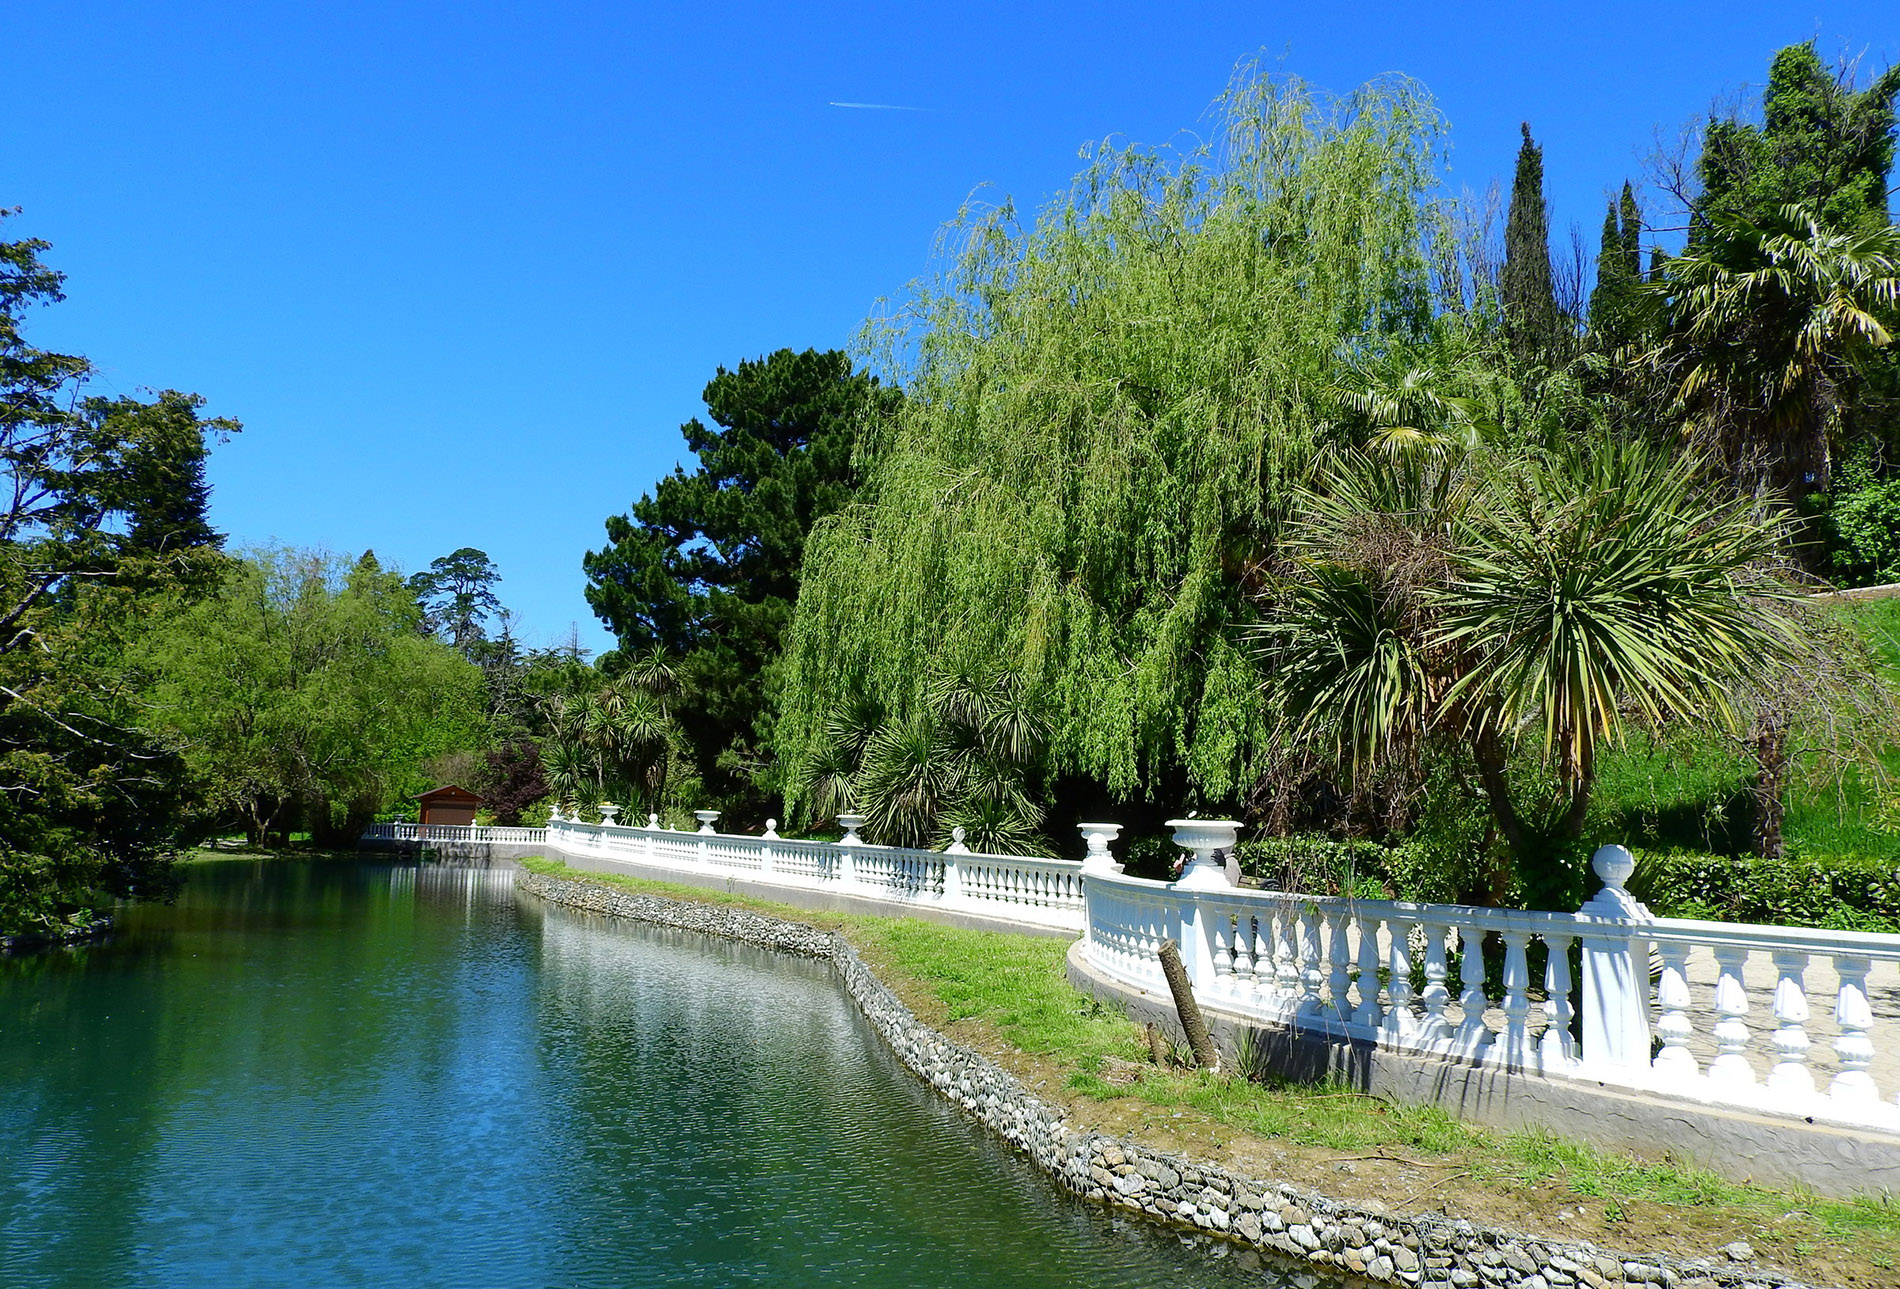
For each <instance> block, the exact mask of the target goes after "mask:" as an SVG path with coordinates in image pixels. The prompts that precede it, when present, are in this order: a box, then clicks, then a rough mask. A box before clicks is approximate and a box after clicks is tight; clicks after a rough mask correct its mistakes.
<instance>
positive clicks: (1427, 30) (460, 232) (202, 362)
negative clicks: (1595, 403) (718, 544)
mask: <svg viewBox="0 0 1900 1289" xmlns="http://www.w3.org/2000/svg"><path fill="white" fill-rule="evenodd" d="M1560 15H1561V16H1560ZM1810 37H1818V38H1819V40H1820V44H1821V49H1822V52H1823V53H1824V54H1826V55H1828V56H1829V57H1832V56H1834V55H1836V54H1838V53H1841V52H1843V51H1846V52H1864V54H1865V56H1866V58H1867V61H1868V63H1869V64H1870V65H1871V66H1874V67H1881V66H1885V65H1886V64H1888V63H1889V62H1891V61H1893V60H1894V59H1895V58H1896V57H1897V56H1900V23H1895V21H1894V11H1893V9H1892V6H1891V0H1888V3H1885V4H1874V3H1821V2H1820V0H1794V2H1792V3H1777V4H1763V3H1725V4H1720V5H1714V4H1710V5H1671V4H1668V3H1649V4H1643V5H1609V4H1591V5H1570V6H1554V5H1538V4H1524V3H1522V2H1521V0H1520V2H1519V3H1514V4H1499V5H1459V4H1438V5H1431V6H1425V5H1397V4H1381V3H1371V2H1368V3H1362V4H1359V5H1356V6H1352V7H1351V8H1350V9H1349V10H1346V11H1343V13H1342V11H1340V10H1339V9H1338V7H1336V6H1329V5H1322V4H1312V3H1306V4H1281V3H1272V4H1266V3H1262V4H1251V5H1242V4H1231V5H1195V4H1185V5H1166V6H1164V5H1158V4H1156V5H1146V6H1141V5H1118V4H1095V5H1029V4H1021V3H1013V4H962V5H935V6H923V5H918V6H896V5H871V4H856V5H849V4H838V5H828V6H823V7H820V6H812V5H805V6H790V5H775V6H774V5H693V6H687V5H657V4H653V5H644V4H584V3H572V4H562V5H554V4H543V5H528V4H498V3H461V2H457V3H439V4H419V3H403V2H402V0H386V2H384V3H377V4H356V3H328V4H324V5H313V4H272V3H244V4H237V3H231V4H223V5H214V4H192V3H167V4H159V3H145V4H96V3H87V2H86V0H62V2H61V3H57V4H42V5H33V6H17V7H15V8H14V9H13V10H12V11H11V12H10V13H9V14H8V18H7V42H8V46H9V50H8V65H9V81H10V84H9V90H10V92H9V94H8V102H7V108H6V112H7V115H8V118H9V119H8V129H7V135H8V145H7V147H6V149H5V153H4V160H0V206H8V207H11V206H21V207H24V208H25V213H24V214H23V215H21V216H20V217H18V218H15V219H11V220H9V221H7V224H6V225H5V228H6V230H7V231H6V235H7V236H9V237H21V236H34V237H42V238H45V239H46V240H48V241H50V242H52V243H53V244H54V245H53V250H52V251H51V252H50V253H49V255H48V256H47V259H48V261H49V262H50V263H51V264H52V265H54V266H55V267H57V268H59V269H62V270H64V271H65V272H66V273H67V274H68V278H69V280H68V283H67V292H68V299H67V301H66V302H65V303H64V304H61V305H59V306H57V307H55V308H53V309H51V310H47V311H44V312H43V313H41V314H40V315H39V316H38V317H37V318H35V319H34V320H33V321H32V323H31V324H30V325H31V331H30V333H29V334H30V336H31V338H33V339H34V340H35V341H36V342H37V343H39V344H41V345H44V346H47V347H50V348H59V349H66V350H70V351H74V352H79V353H84V354H86V355H88V356H89V357H91V358H92V359H93V360H94V361H95V362H96V363H97V364H98V365H99V367H100V369H101V373H102V377H101V381H100V388H101V389H102V390H103V391H105V392H115V391H123V392H132V391H134V390H137V389H139V388H141V387H171V388H179V389H186V390H193V391H196V392H198V393H201V394H203V395H204V396H205V397H206V398H207V399H208V400H209V405H210V410H211V411H212V412H214V413H217V414H223V415H229V416H235V417H237V418H239V419H240V420H242V421H243V422H244V423H245V426H246V429H245V432H244V434H243V435H242V436H241V437H239V438H237V439H236V440H234V441H233V442H232V443H230V444H229V445H228V446H225V447H222V448H219V449H218V450H217V452H216V454H215V456H214V459H213V463H212V467H211V476H212V482H213V484H214V486H215V490H216V491H215V497H214V502H213V519H214V521H215V522H216V523H217V524H218V525H219V526H220V527H221V528H222V529H224V530H225V531H226V532H228V533H230V534H231V536H232V539H233V542H234V543H235V544H238V545H243V544H250V543H260V542H266V541H271V540H276V541H281V542H284V543H288V544H292V545H297V546H322V547H326V548H329V549H331V550H335V551H340V552H348V553H351V554H355V553H358V552H360V551H362V550H363V549H365V548H369V547H373V548H374V549H375V550H376V551H377V552H378V554H379V555H380V556H382V557H383V558H384V560H385V562H394V563H397V564H400V565H401V566H402V567H404V568H405V569H407V570H411V571H413V570H414V569H416V568H419V567H422V566H424V565H426V564H427V563H428V562H429V561H430V560H431V559H433V558H435V557H436V556H439V555H442V554H446V553H447V552H449V551H451V550H454V549H456V548H458V547H461V546H477V547H480V548H481V549H483V550H486V551H487V552H488V553H489V554H490V555H491V556H492V557H493V558H494V559H495V561H496V562H497V564H498V565H499V566H500V568H501V571H502V575H503V582H502V584H501V586H500V588H499V590H500V593H501V596H502V599H503V600H504V602H506V603H507V604H509V605H510V606H511V607H513V608H515V609H516V610H518V611H519V612H520V613H521V614H522V616H523V620H524V630H525V633H526V635H527V636H528V638H529V639H530V640H532V641H535V642H541V643H547V642H552V641H554V640H556V639H557V638H559V637H562V636H564V635H565V634H566V631H567V628H568V624H569V623H570V622H576V623H578V624H579V626H580V630H581V636H582V640H583V643H585V644H587V645H588V646H590V647H593V648H601V647H605V646H606V645H607V644H608V643H609V641H608V638H607V637H606V635H605V634H604V633H603V632H602V631H601V630H600V628H599V627H598V625H597V624H596V623H595V622H594V620H593V619H592V617H591V615H590V614H589V613H588V610H587V606H586V602H585V600H584V599H583V597H582V586H583V578H582V576H581V572H580V557H581V553H582V552H583V551H584V550H586V549H589V548H591V547H594V546H598V545H600V544H601V542H602V540H603V537H602V532H601V523H602V520H603V519H604V518H605V517H606V516H607V515H609V514H611V513H615V512H619V511H624V510H625V509H626V507H627V506H628V505H629V503H630V502H631V501H632V500H633V499H634V498H635V497H637V496H638V495H639V494H641V493H642V492H644V491H646V490H648V489H650V488H651V487H652V485H653V483H654V481H655V480H656V479H657V478H659V477H660V476H661V475H662V474H664V473H666V472H667V471H669V470H670V469H671V468H672V467H673V465H674V464H675V462H677V461H678V460H679V459H680V456H681V454H682V451H683V448H682V446H681V442H680V438H679V434H678V426H679V424H680V422H682V421H684V420H686V419H687V418H688V417H690V416H693V415H695V414H698V413H699V412H700V411H701V408H700V405H699V392H700V390H701V389H702V388H703V387H704V386H705V383H706V381H707V380H708V379H709V378H710V377H711V375H712V374H713V371H714V369H715V368H716V367H718V366H719V365H720V364H722V363H723V364H726V365H728V366H730V365H732V364H733V363H735V362H737V361H738V360H739V359H741V358H748V357H756V356H758V355H759V354H762V353H765V352H768V351H770V350H773V349H777V348H780V347H784V346H790V347H792V348H803V347H806V346H816V347H821V348H825V347H833V346H842V345H844V344H846V343H847V342H848V341H849V339H850V337H851V334H852V332H853V331H854V329H855V328H856V326H857V324H858V323H859V322H860V321H861V320H862V319H863V318H864V316H865V315H866V314H867V313H868V312H869V311H870V309H871V307H872V305H873V303H874V302H875V301H876V300H877V298H878V297H880V296H884V295H889V294H893V293H896V292H898V291H900V290H901V289H902V287H903V285H904V283H905V282H906V281H908V280H909V279H911V278H913V277H915V276H917V275H918V274H920V273H921V272H922V271H924V269H925V268H926V266H927V264H928V262H929V255H930V250H931V244H932V240H933V238H934V236H935V233H936V230H937V228H938V227H939V225H941V224H942V223H943V222H944V221H945V220H947V219H948V218H950V217H951V216H952V215H953V214H954V213H955V211H956V209H957V207H958V205H959V204H960V203H961V202H962V201H963V199H964V198H965V197H966V195H968V194H969V193H970V192H971V191H972V190H973V189H975V188H976V187H978V186H979V185H983V184H988V185H991V186H992V187H993V188H994V189H995V190H996V191H998V192H1003V193H1009V194H1012V195H1014V196H1015V197H1016V199H1017V200H1018V202H1019V204H1023V205H1030V206H1033V205H1035V204H1037V203H1039V202H1040V201H1041V200H1042V199H1043V198H1044V197H1045V196H1047V195H1048V194H1050V193H1053V192H1055V191H1057V190H1059V189H1061V188H1062V187H1063V186H1064V185H1065V184H1066V182H1067V180H1068V178H1069V176H1070V175H1071V174H1072V173H1073V171H1074V170H1075V169H1076V167H1077V160H1076V152H1077V149H1078V147H1079V146H1080V145H1082V144H1083V143H1085V142H1087V141H1090V140H1095V139H1100V138H1103V137H1104V136H1108V135H1119V136H1122V137H1125V138H1130V139H1135V140H1139V141H1143V142H1161V141H1165V140H1167V139H1169V138H1170V137H1172V136H1173V135H1174V134H1175V133H1176V132H1177V131H1180V130H1183V129H1192V128H1193V127H1194V126H1195V125H1196V124H1197V123H1198V122H1199V121H1200V120H1201V119H1202V114H1203V113H1204V111H1205V110H1206V108H1207V105H1208V103H1209V102H1210V101H1211V100H1212V99H1213V98H1214V97H1215V96H1216V95H1217V94H1218V93H1219V92H1220V90H1221V89H1222V87H1223V86H1224V85H1225V84H1226V82H1227V79H1228V76H1229V74H1230V73H1231V71H1232V69H1233V66H1234V64H1235V63H1236V61H1237V60H1239V59H1241V58H1243V57H1245V56H1247V55H1249V54H1252V53H1256V52H1259V51H1263V50H1264V51H1266V52H1267V53H1269V54H1270V55H1271V56H1272V57H1274V58H1277V59H1280V60H1281V61H1282V65H1283V66H1284V67H1285V68H1286V70H1288V71H1291V72H1296V73H1298V74H1300V75H1302V76H1304V77H1306V78H1307V79H1308V80H1311V81H1314V82H1316V83H1318V84H1320V85H1323V86H1326V87H1328V88H1332V89H1336V90H1349V89H1351V88H1353V87H1354V86H1356V85H1358V84H1360V83H1362V82H1363V81H1365V80H1366V79H1368V78H1370V77H1372V76H1375V75H1378V74H1380V73H1384V72H1390V71H1402V72H1406V73H1409V74H1411V75H1412V76H1415V77H1417V78H1418V79H1420V80H1421V81H1423V82H1424V83H1425V84H1426V85H1427V86H1429V87H1430V88H1431V90H1432V91H1433V92H1434V94H1435V95H1436V96H1437V99H1438V102H1439V106H1440V107H1441V109H1442V110H1443V111H1444V112H1445V114H1446V115H1447V117H1448V118H1449V119H1450V121H1451V126H1452V139H1453V144H1454V147H1453V151H1452V153H1451V167H1452V175H1451V181H1452V183H1453V184H1454V185H1461V184H1468V185H1470V186H1472V187H1474V188H1482V187H1483V186H1484V185H1485V184H1486V183H1487V182H1489V181H1490V180H1491V179H1493V178H1502V179H1504V180H1505V181H1506V182H1508V176H1509V173H1510V167H1511V163H1512V158H1513V155H1514V153H1515V149H1516V146H1517V125H1518V122H1519V121H1520V120H1529V121H1530V122H1531V125H1532V128H1533V130H1534V132H1535V133H1536V135H1537V137H1538V139H1539V141H1540V142H1541V143H1542V144H1543V145H1544V152H1545V167H1546V176H1547V181H1548V188H1547V191H1548V195H1549V197H1550V200H1551V204H1552V222H1553V226H1554V227H1555V228H1557V229H1558V230H1559V231H1560V233H1561V232H1564V231H1565V230H1567V227H1568V225H1569V224H1570V222H1572V221H1575V222H1577V223H1579V224H1581V225H1582V227H1583V229H1584V231H1585V235H1586V236H1587V237H1588V238H1589V239H1590V240H1591V244H1592V245H1594V239H1595V235H1596V229H1597V227H1598V224H1599V223H1600V221H1601V219H1602V211H1603V201H1604V197H1605V195H1606V193H1607V192H1608V191H1609V190H1611V189H1613V188H1616V187H1618V186H1620V185H1621V183H1622V181H1623V180H1624V178H1625V177H1633V176H1636V175H1637V174H1638V172H1639V170H1640V158H1641V156H1642V155H1643V154H1644V153H1646V152H1647V151H1648V150H1649V149H1650V147H1651V146H1652V139H1653V136H1654V134H1655V132H1656V130H1657V129H1658V128H1659V127H1660V128H1662V129H1663V130H1664V131H1665V132H1673V131H1674V129H1675V128H1676V127H1677V126H1678V125H1679V124H1681V123H1683V122H1685V121H1687V120H1690V119H1692V118H1694V117H1696V116H1697V115H1698V114H1700V113H1703V112H1706V110H1707V109H1708V107H1709V105H1710V103H1711V101H1712V100H1714V99H1715V98H1717V97H1718V96H1719V95H1723V94H1725V93H1732V92H1733V91H1734V90H1736V89H1737V88H1738V87H1740V86H1741V85H1742V84H1743V83H1745V82H1752V83H1754V84H1756V85H1759V83H1760V81H1761V80H1762V78H1763V76H1764V75H1765V73H1766V69H1767V65H1768V59H1769V57H1770V55H1771V54H1772V52H1773V51H1774V50H1775V49H1776V48H1778V47H1779V46H1782V45H1785V44H1789V43H1792V42H1794V41H1798V40H1804V39H1808V38H1810ZM833 102H850V103H879V104H894V105H902V106H907V107H914V108H921V109H926V110H922V111H875V110H864V109H856V108H839V107H833V106H829V104H831V103H833ZM425 475H426V476H428V477H429V478H431V479H433V480H434V482H433V483H425V482H424V476H425Z"/></svg>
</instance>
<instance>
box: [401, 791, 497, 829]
mask: <svg viewBox="0 0 1900 1289" xmlns="http://www.w3.org/2000/svg"><path fill="white" fill-rule="evenodd" d="M416 803H417V805H418V806H420V807H421V813H420V814H418V815H417V816H416V822H417V823H419V824H472V823H474V822H475V812H476V811H477V810H479V809H480V808H481V805H482V799H481V798H480V797H478V796H476V795H475V794H474V793H473V792H470V791H469V790H468V789H467V788H462V787H457V786H456V785H455V784H453V783H445V784H443V785H442V786H441V787H439V788H431V789H429V791H427V792H424V793H421V794H419V795H418V796H417V797H416Z"/></svg>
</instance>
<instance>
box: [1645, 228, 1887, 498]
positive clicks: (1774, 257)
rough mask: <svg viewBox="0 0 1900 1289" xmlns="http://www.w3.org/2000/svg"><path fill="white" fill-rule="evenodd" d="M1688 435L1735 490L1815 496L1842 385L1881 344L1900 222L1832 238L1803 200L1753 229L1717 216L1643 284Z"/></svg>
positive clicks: (1821, 487) (1827, 467)
mask: <svg viewBox="0 0 1900 1289" xmlns="http://www.w3.org/2000/svg"><path fill="white" fill-rule="evenodd" d="M1648 289H1649V290H1651V291H1654V292H1656V293H1657V294H1658V295H1659V296H1660V298H1661V302H1662V309H1663V314H1664V321H1665V333H1664V334H1665V339H1664V341H1663V344H1662V346H1661V347H1660V348H1658V349H1657V350H1656V351H1655V352H1654V353H1652V354H1650V355H1649V358H1650V359H1651V360H1652V361H1654V362H1656V363H1658V364H1660V365H1661V366H1662V367H1663V368H1664V369H1665V370H1667V371H1669V372H1671V373H1673V374H1674V375H1675V377H1676V378H1677V384H1676V388H1677V393H1678V396H1679V397H1680V399H1681V401H1682V403H1683V404H1684V405H1685V407H1686V408H1687V409H1688V411H1689V413H1690V426H1691V430H1692V433H1693V434H1694V435H1695V437H1696V438H1697V439H1698V440H1699V442H1700V444H1701V445H1702V446H1704V447H1705V448H1706V449H1707V450H1709V451H1711V452H1712V453H1714V454H1715V455H1716V456H1717V457H1718V458H1719V459H1721V460H1722V461H1723V462H1724V463H1725V464H1726V465H1727V466H1728V467H1729V469H1730V471H1731V472H1732V473H1733V475H1734V477H1735V479H1736V481H1737V482H1738V483H1741V484H1742V485H1744V486H1745V487H1752V486H1757V485H1761V484H1766V485H1767V486H1769V487H1771V488H1773V489H1775V490H1777V491H1778V492H1779V493H1780V494H1781V495H1782V497H1783V498H1785V499H1786V500H1788V501H1792V502H1798V501H1800V500H1801V499H1802V496H1803V495H1804V494H1805V493H1806V492H1807V491H1809V490H1814V491H1823V492H1824V491H1826V490H1827V487H1828V483H1829V478H1830V476H1831V473H1832V450H1831V449H1832V444H1831V439H1832V438H1833V436H1834V434H1835V432H1836V430H1837V429H1838V426H1839V423H1840V412H1841V408H1842V406H1843V403H1844V401H1845V400H1844V396H1843V390H1844V389H1845V387H1847V386H1848V385H1849V384H1850V383H1851V382H1853V381H1854V380H1855V379H1856V378H1857V376H1858V375H1859V374H1860V373H1861V372H1862V371H1863V370H1864V368H1865V364H1866V361H1867V358H1868V357H1869V355H1870V354H1872V353H1873V351H1875V350H1877V349H1881V348H1884V347H1885V346H1886V345H1888V344H1889V343H1891V341H1892V338H1893V337H1892V334H1891V332H1890V329H1889V328H1890V325H1891V323H1892V321H1893V318H1894V311H1895V308H1896V306H1900V229H1896V228H1895V227H1893V226H1892V225H1884V226H1881V227H1877V228H1872V229H1867V230H1862V231H1859V232H1839V231H1835V230H1832V229H1828V228H1825V227H1823V226H1822V225H1821V223H1820V222H1819V220H1818V219H1817V217H1816V216H1815V214H1814V212H1813V211H1811V210H1810V209H1808V208H1807V207H1806V206H1800V205H1788V206H1783V207H1781V208H1780V209H1779V210H1777V211H1776V212H1775V213H1774V214H1773V215H1771V216H1770V217H1768V218H1767V219H1766V220H1763V221H1761V222H1759V223H1757V222H1753V221H1750V220H1748V219H1745V218H1743V217H1741V216H1738V215H1716V216H1714V217H1713V229H1712V231H1711V234H1710V236H1709V238H1708V239H1707V242H1706V243H1705V244H1701V245H1698V246H1696V247H1692V248H1691V249H1690V250H1688V251H1687V252H1685V253H1684V254H1682V255H1680V256H1677V257H1675V258H1674V259H1672V260H1670V261H1668V263H1667V266H1666V269H1665V271H1664V274H1663V277H1662V279H1661V280H1660V281H1659V282H1657V283H1655V284H1653V285H1652V286H1650V287H1649V288H1648Z"/></svg>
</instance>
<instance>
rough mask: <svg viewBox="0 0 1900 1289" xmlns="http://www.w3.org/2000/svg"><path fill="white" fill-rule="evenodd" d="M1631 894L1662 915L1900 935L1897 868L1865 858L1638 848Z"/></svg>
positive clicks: (1899, 873) (1886, 861)
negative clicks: (1728, 854)
mask: <svg viewBox="0 0 1900 1289" xmlns="http://www.w3.org/2000/svg"><path fill="white" fill-rule="evenodd" d="M1635 854H1636V873H1635V875H1634V876H1633V877H1632V878H1631V879H1630V884H1629V885H1630V892H1631V894H1633V895H1635V896H1636V898H1637V899H1639V900H1642V901H1643V902H1644V903H1645V904H1647V905H1649V909H1650V912H1652V913H1654V914H1656V915H1657V916H1658V917H1678V918H1706V919H1711V920H1715V921H1722V922H1762V923H1771V924H1776V925H1780V926H1807V927H1826V928H1828V929H1830V930H1837V931H1882V932H1887V933H1890V934H1892V933H1900V864H1896V863H1895V862H1894V861H1893V860H1891V859H1870V858H1867V857H1865V856H1860V855H1818V854H1817V855H1805V854H1801V853H1799V852H1797V851H1795V850H1794V849H1792V848H1790V850H1789V853H1788V855H1787V856H1786V857H1785V858H1782V859H1757V858H1741V859H1729V858H1725V857H1723V856H1720V855H1710V854H1707V853H1705V852H1702V851H1694V850H1639V851H1636V852H1635Z"/></svg>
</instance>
